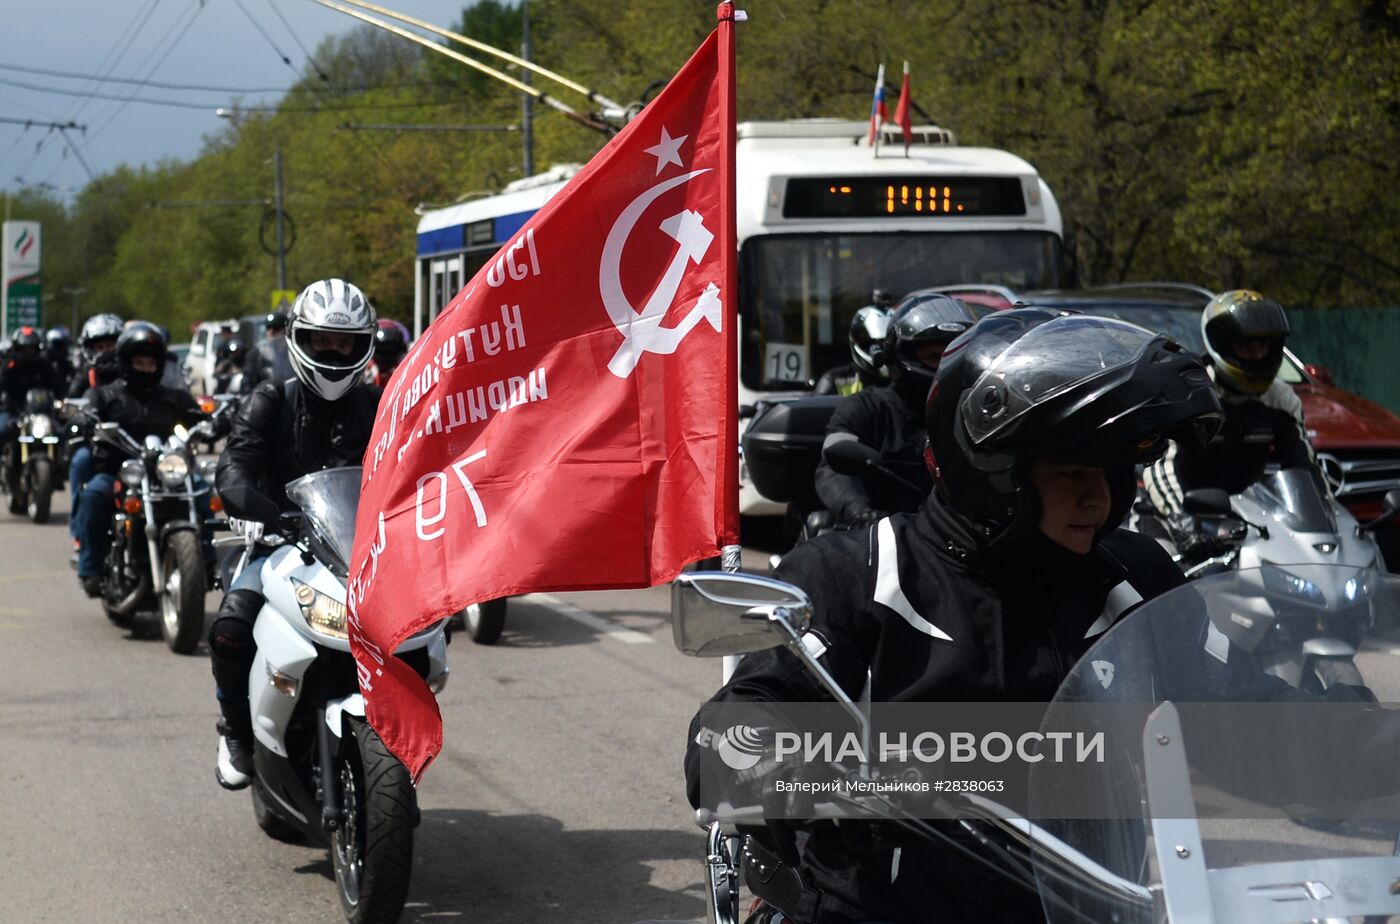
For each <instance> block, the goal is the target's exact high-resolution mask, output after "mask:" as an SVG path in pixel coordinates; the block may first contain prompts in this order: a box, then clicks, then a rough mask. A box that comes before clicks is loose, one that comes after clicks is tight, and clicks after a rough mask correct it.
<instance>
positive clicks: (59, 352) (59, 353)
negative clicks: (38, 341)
mask: <svg viewBox="0 0 1400 924" xmlns="http://www.w3.org/2000/svg"><path fill="white" fill-rule="evenodd" d="M44 342H45V343H46V344H47V345H48V348H49V353H50V354H52V355H53V356H55V357H61V358H63V359H67V358H68V351H69V350H70V349H72V345H73V341H72V338H71V337H69V335H68V328H66V327H63V326H62V325H60V326H58V327H50V328H49V330H48V333H46V334H44Z"/></svg>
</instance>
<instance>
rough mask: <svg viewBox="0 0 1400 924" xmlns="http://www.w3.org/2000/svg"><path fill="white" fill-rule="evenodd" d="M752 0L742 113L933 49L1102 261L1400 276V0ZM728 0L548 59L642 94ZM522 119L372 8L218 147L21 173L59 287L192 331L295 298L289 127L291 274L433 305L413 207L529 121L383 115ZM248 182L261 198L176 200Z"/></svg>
mask: <svg viewBox="0 0 1400 924" xmlns="http://www.w3.org/2000/svg"><path fill="white" fill-rule="evenodd" d="M747 5H748V8H749V13H750V17H751V18H750V21H749V22H748V23H746V24H744V25H742V26H741V27H740V28H739V55H740V65H739V77H740V88H739V93H740V114H741V117H742V118H748V119H779V118H800V117H816V116H838V117H845V118H855V119H862V118H864V117H865V116H866V114H867V113H868V111H869V105H870V93H871V88H872V83H873V75H874V72H875V70H876V66H877V65H878V64H879V63H880V62H882V61H883V62H884V63H886V64H887V65H888V69H889V73H890V75H891V76H890V85H889V91H890V95H891V99H892V100H893V98H894V94H895V93H897V90H898V72H899V65H900V62H901V61H902V60H904V59H908V60H909V62H910V64H911V70H912V73H913V86H914V91H915V102H916V112H917V114H918V118H919V121H936V122H938V123H939V124H942V125H944V126H945V127H948V128H952V129H954V130H955V131H956V132H957V133H958V135H959V138H960V139H961V141H962V142H963V143H966V144H981V145H989V146H994V147H1003V148H1007V149H1009V150H1011V151H1014V152H1016V153H1018V154H1020V155H1021V156H1023V157H1025V158H1027V159H1028V160H1030V161H1031V162H1032V163H1034V164H1036V166H1037V167H1038V169H1039V170H1040V171H1041V172H1042V174H1043V175H1044V176H1045V177H1046V179H1047V181H1048V182H1049V183H1050V185H1051V188H1052V189H1054V190H1055V192H1056V195H1057V197H1058V199H1059V202H1060V205H1061V208H1062V210H1063V211H1064V214H1065V216H1066V223H1067V228H1068V229H1069V232H1070V234H1071V236H1072V238H1073V241H1074V243H1075V245H1076V248H1077V257H1078V265H1079V269H1080V274H1081V279H1082V281H1084V282H1086V283H1091V282H1111V281H1118V280H1123V279H1134V278H1135V279H1146V278H1162V279H1179V280H1183V281H1192V282H1199V283H1202V284H1205V285H1209V286H1213V287H1226V286H1237V285H1249V286H1252V287H1255V288H1259V289H1263V290H1265V291H1267V292H1270V293H1271V294H1274V295H1276V296H1278V297H1280V298H1281V299H1283V300H1284V301H1285V302H1287V303H1290V304H1307V305H1328V304H1386V303H1394V302H1397V301H1400V258H1397V256H1396V254H1397V253H1400V240H1397V237H1400V198H1397V197H1396V196H1395V195H1394V192H1393V190H1394V181H1395V179H1396V174H1397V163H1398V160H1397V159H1398V158H1400V154H1397V152H1400V137H1398V136H1400V4H1397V3H1395V2H1393V0H1367V2H1352V0H1319V2H1317V3H1311V4H1296V3H1289V2H1286V0H1230V2H1207V0H1173V2H1170V3H1168V2H1164V0H1132V2H1129V0H960V2H953V0H938V2H918V0H868V2H863V3H862V4H859V5H852V4H847V3H836V2H833V0H752V2H751V3H749V4H747ZM713 9H714V5H713V2H711V0H704V2H701V0H682V2H677V0H633V2H630V3H627V4H621V5H619V4H616V3H605V2H603V0H534V2H532V3H531V5H530V15H531V32H532V38H533V44H534V57H535V59H536V60H537V61H540V62H542V63H545V64H546V65H547V66H549V67H551V68H553V69H555V70H558V71H560V72H561V73H564V74H567V75H569V76H570V77H572V78H574V79H576V80H578V81H580V82H581V83H584V84H586V85H588V86H591V87H595V88H596V89H597V90H598V91H600V92H602V93H604V94H605V95H607V96H609V97H612V98H613V99H617V100H619V101H621V102H623V103H630V102H632V101H645V100H647V99H650V98H653V97H654V96H655V94H656V93H657V92H658V91H659V89H660V87H661V86H663V85H664V82H665V81H666V79H668V78H669V77H670V75H671V74H673V73H674V72H675V70H676V69H677V68H678V67H679V66H680V65H681V63H683V62H684V60H685V59H686V57H687V56H688V55H689V54H690V53H691V52H692V51H693V50H694V48H695V47H696V45H697V44H698V43H699V42H700V40H701V39H702V38H703V37H704V35H705V34H706V32H707V31H708V30H709V29H710V28H711V27H712V23H713ZM453 28H454V29H455V30H456V31H460V32H463V33H464V34H467V35H470V36H472V37H474V38H478V39H480V40H483V41H487V42H489V43H492V44H494V45H496V46H497V47H501V48H503V49H506V50H509V51H512V52H514V51H518V49H519V45H520V39H521V11H520V6H519V3H518V2H517V3H509V2H503V0H481V2H478V3H476V4H475V5H473V6H471V7H468V8H466V9H464V10H463V13H462V17H461V19H460V20H459V22H457V23H455V24H454V25H453ZM453 47H454V48H456V49H457V50H463V51H464V49H461V48H460V46H453ZM473 54H474V53H473ZM487 63H489V64H490V65H491V66H492V67H496V68H498V69H501V70H505V71H506V72H508V73H512V74H518V72H517V70H516V69H515V68H514V67H512V66H509V65H505V64H503V63H501V62H499V61H498V60H496V59H489V60H488V61H487ZM535 83H536V84H537V85H539V86H541V87H542V88H543V89H545V90H546V91H547V92H549V93H551V94H553V95H556V96H557V98H559V99H561V100H563V101H565V102H567V103H568V104H570V105H572V106H575V107H576V108H579V109H583V110H587V109H589V108H590V107H591V105H592V104H589V103H587V102H586V101H585V100H582V99H580V98H579V97H578V95H577V94H575V93H572V92H571V91H568V90H566V89H564V88H561V87H557V86H553V85H548V84H546V83H545V82H543V81H542V80H540V79H539V78H535ZM594 108H596V107H594ZM534 111H535V118H536V121H535V132H534V135H535V145H536V159H535V162H536V165H537V169H546V168H547V167H548V166H549V165H550V164H551V163H555V162H566V161H576V162H581V161H584V160H586V159H587V158H588V157H590V156H592V154H593V153H595V152H596V151H597V150H598V149H599V148H600V147H601V146H602V144H603V143H604V142H605V141H606V138H605V137H604V136H602V135H600V134H598V133H596V132H591V131H588V130H587V129H584V128H581V127H580V126H578V125H577V124H575V123H574V122H571V121H569V120H568V119H566V118H563V117H562V116H560V115H559V114H558V113H556V112H554V111H553V110H551V109H548V108H546V107H544V106H541V105H538V104H536V106H535V107H534ZM520 119H521V101H520V97H519V95H518V94H517V93H515V92H514V91H511V90H510V89H508V88H506V87H504V86H503V85H501V84H499V83H497V82H495V81H492V80H490V79H488V78H485V77H483V76H481V75H480V74H478V73H476V72H474V71H470V70H468V69H467V68H465V67H464V66H463V65H461V64H460V63H458V62H454V61H451V60H449V59H447V58H445V57H442V56H439V55H436V54H433V53H431V52H429V51H427V50H425V49H423V48H421V47H420V46H417V45H412V44H410V43H407V42H405V41H403V40H401V39H398V38H396V37H393V36H391V35H388V34H387V33H382V32H379V31H376V30H373V29H371V28H370V27H359V28H356V29H354V30H351V31H348V32H347V33H345V34H344V35H342V36H340V37H338V38H335V39H332V40H329V41H327V42H326V43H324V44H323V45H322V46H321V47H320V48H318V49H317V51H316V54H315V55H314V58H313V60H312V61H311V62H308V65H307V68H306V71H305V73H304V75H303V77H302V79H301V80H300V81H299V82H298V84H297V85H296V87H295V88H294V89H293V90H292V92H290V93H288V94H287V96H286V98H285V99H284V101H283V103H282V105H281V108H280V111H278V112H276V113H262V112H239V113H237V115H236V116H235V118H234V119H233V120H232V121H231V122H230V123H228V124H226V125H224V126H223V127H222V128H221V129H220V130H219V131H216V132H214V133H212V134H211V135H209V136H208V137H207V138H206V141H205V145H204V148H203V151H202V152H201V154H200V156H199V157H197V158H195V159H194V160H192V161H189V162H187V163H176V162H168V163H160V164H155V165H148V166H144V167H140V168H132V167H120V168H118V169H116V170H113V171H111V172H109V173H107V174H105V175H103V176H101V177H99V178H97V179H96V180H95V181H93V182H92V183H91V184H89V186H88V187H87V188H85V189H84V190H83V191H82V192H81V193H79V194H78V195H77V196H76V197H75V198H74V199H73V201H72V202H70V203H68V204H67V205H65V204H63V203H62V202H59V201H57V200H55V199H54V198H52V197H50V196H46V195H42V194H38V193H34V192H32V191H31V192H25V193H21V194H18V195H16V196H14V197H12V201H11V203H10V204H11V211H12V213H13V216H14V217H33V218H39V219H41V220H42V221H43V222H44V225H45V235H46V246H45V252H46V257H45V259H46V267H45V274H46V283H45V285H46V290H47V292H48V293H49V294H50V299H54V298H61V296H59V293H60V292H61V291H62V289H63V288H65V287H69V286H82V287H86V289H87V291H86V292H85V293H84V294H83V296H82V299H81V303H82V306H83V309H84V310H83V314H84V315H88V314H91V313H94V312H97V311H102V310H114V311H117V312H119V313H122V314H124V315H126V316H135V315H141V316H145V317H148V318H151V319H153V320H157V321H160V322H162V323H165V324H167V325H168V326H170V327H172V328H173V329H175V330H177V331H181V330H184V329H186V328H187V327H188V325H190V324H192V323H194V322H196V321H198V320H200V319H203V318H208V317H227V316H234V315H238V314H244V313H250V312H254V311H258V312H260V311H263V310H266V306H267V304H268V296H269V293H270V292H271V290H272V289H274V288H275V287H276V268H275V261H274V260H273V258H272V257H271V256H269V255H268V254H267V253H266V252H265V251H264V248H263V245H262V243H261V242H260V228H262V226H263V225H264V223H265V219H264V215H265V213H266V212H267V210H268V209H269V207H270V200H271V197H272V191H273V169H272V158H273V155H274V153H275V151H277V150H278V149H279V148H280V150H281V152H282V156H283V172H284V177H285V188H286V203H287V206H286V207H287V212H288V213H289V215H290V216H291V219H292V221H293V222H294V224H295V232H296V238H295V246H294V247H293V249H292V250H291V252H290V253H289V255H288V257H287V276H288V280H287V284H288V287H289V288H299V287H301V286H303V285H305V284H306V283H308V282H311V281H312V280H313V279H316V278H320V277H323V276H327V275H332V274H340V275H345V276H347V277H349V278H352V279H354V280H356V281H357V282H358V283H360V284H361V285H362V286H363V287H364V288H365V289H366V290H367V291H368V292H369V293H370V295H371V297H372V298H374V299H375V300H376V302H377V304H378V306H379V307H380V309H381V310H382V311H383V312H384V313H386V314H388V315H390V316H396V317H400V318H408V317H410V316H411V313H412V298H413V282H414V281H413V252H414V227H415V224H416V222H417V215H416V214H415V213H414V208H415V207H416V206H419V205H420V204H425V203H426V204H428V205H430V206H438V205H442V204H446V203H448V202H452V201H454V200H457V199H459V198H460V197H463V196H465V195H470V194H479V193H480V192H482V191H488V190H491V189H494V188H499V187H500V186H501V185H503V184H504V183H505V182H507V181H509V180H510V179H512V178H513V177H515V176H518V175H519V173H520V163H521V137H520V135H519V133H518V132H426V131H422V132H409V131H397V132H394V131H370V130H363V129H364V128H365V127H366V126H370V125H380V124H386V123H388V124H421V125H443V124H453V125H456V124H467V125H495V126H503V125H518V123H519V122H520ZM354 126H359V127H360V130H356V129H355V128H354ZM245 199H246V200H258V201H257V202H256V203H254V204H251V205H241V206H235V205H224V206H213V205H199V206H194V205H172V203H191V202H209V201H227V200H245ZM265 236H267V237H268V238H269V242H270V235H265ZM50 304H51V305H52V306H53V307H52V308H51V309H50V318H63V319H66V318H67V316H68V314H67V311H68V307H69V303H68V302H67V301H66V300H62V301H58V302H56V303H55V302H53V301H51V302H50Z"/></svg>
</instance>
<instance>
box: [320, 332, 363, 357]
mask: <svg viewBox="0 0 1400 924" xmlns="http://www.w3.org/2000/svg"><path fill="white" fill-rule="evenodd" d="M309 333H310V338H309V339H310V341H311V349H312V350H313V351H314V352H317V353H323V352H333V353H339V354H340V355H342V356H349V355H350V354H351V353H352V352H354V350H355V335H354V334H347V333H341V332H339V331H330V330H313V331H310V332H309Z"/></svg>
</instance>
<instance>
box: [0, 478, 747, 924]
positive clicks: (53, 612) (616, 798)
mask: <svg viewBox="0 0 1400 924" xmlns="http://www.w3.org/2000/svg"><path fill="white" fill-rule="evenodd" d="M55 506H56V508H60V509H59V510H56V511H55V513H56V515H55V519H54V521H53V522H51V523H49V524H48V525H44V526H35V525H32V524H29V523H27V522H24V521H21V520H19V519H16V518H14V517H11V516H9V515H8V514H5V513H3V512H2V511H0V921H3V922H10V921H15V922H46V921H62V922H71V921H87V922H126V921H142V922H151V924H156V922H182V924H183V922H196V921H211V922H224V921H230V922H232V921H238V922H253V921H278V922H286V924H291V922H303V921H308V922H309V921H318V922H333V921H336V920H339V919H341V914H340V907H339V903H338V899H337V897H336V890H335V883H334V880H333V878H332V874H331V867H330V863H329V860H328V859H327V855H326V853H325V851H324V850H321V849H316V848H312V847H306V846H295V845H286V844H281V843H278V842H276V841H273V840H270V839H269V838H268V837H266V836H265V835H264V834H263V833H262V832H261V831H260V830H259V829H258V827H257V826H256V824H254V821H253V817H252V811H251V807H250V803H249V796H248V794H247V793H246V792H239V793H230V792H225V791H224V790H222V789H220V788H219V787H218V785H217V784H216V783H215V781H214V750H215V742H216V737H215V732H214V722H215V719H216V717H217V707H216V705H215V701H214V695H213V681H212V678H211V676H210V673H209V663H208V657H207V653H206V652H205V651H204V649H203V646H201V648H200V650H199V652H198V653H197V654H195V655H193V656H184V657H182V656H179V655H175V654H173V653H171V652H170V651H169V649H167V648H166V646H165V644H164V643H163V642H162V641H161V639H160V635H159V629H158V628H157V627H156V626H155V625H154V622H153V620H149V621H148V620H142V621H139V622H138V624H137V631H136V632H128V631H125V630H121V629H118V628H117V627H115V626H113V625H111V624H110V623H109V622H108V621H107V620H106V619H105V618H104V617H103V616H102V613H101V610H100V608H99V607H98V605H97V603H96V602H94V601H91V600H88V599H87V598H86V597H84V595H83V594H82V592H81V590H80V589H79V587H78V584H77V581H76V579H75V577H74V574H73V572H72V571H71V570H70V569H69V566H68V550H69V540H68V534H67V529H66V526H65V525H64V519H65V514H64V513H63V512H62V509H66V497H65V498H64V499H63V502H62V504H60V503H59V500H58V498H56V503H55ZM753 557H754V558H755V564H756V563H757V559H758V556H756V555H755V556H753ZM207 600H208V603H207V605H208V609H209V610H210V613H211V614H212V611H213V610H214V609H216V608H217V606H218V601H219V598H218V595H216V594H211V595H210V596H209V597H208V598H207ZM560 602H566V603H568V604H570V606H560V605H559V603H560ZM667 606H668V596H667V590H666V589H665V588H653V589H651V590H645V591H632V592H612V593H598V594H574V595H566V596H561V597H560V598H558V600H557V601H549V600H543V601H542V600H538V599H533V598H525V599H522V600H515V601H512V602H511V609H510V614H509V617H508V622H507V628H506V632H505V634H504V636H503V637H502V639H501V641H500V642H499V644H497V645H496V646H494V647H489V648H488V647H481V646H476V645H473V644H472V643H471V641H470V640H468V639H467V638H466V637H465V636H463V635H458V636H457V637H456V638H455V639H454V641H453V643H452V645H451V646H450V647H449V649H448V651H449V661H450V664H451V667H452V675H451V680H450V682H449V683H448V685H447V688H446V690H445V691H444V692H443V694H442V695H441V696H440V698H439V699H440V703H441V707H442V713H443V718H444V721H445V726H446V727H445V740H446V747H445V749H444V751H443V753H442V755H441V756H440V757H439V758H438V760H437V761H436V763H434V764H433V766H432V767H431V768H429V770H428V773H427V776H426V778H425V780H424V781H423V783H422V785H421V787H420V789H419V803H420V806H421V808H422V812H423V822H422V826H421V827H420V828H419V829H418V831H417V838H416V844H415V854H414V871H413V882H412V886H411V889H410V893H409V904H408V908H407V910H406V912H405V914H404V917H403V920H404V921H410V922H412V921H434V922H438V921H454V920H455V921H463V922H472V924H479V922H516V921H518V922H522V924H524V922H529V924H539V922H550V921H558V922H569V924H578V922H590V921H598V922H605V921H606V922H619V921H621V922H628V921H636V920H640V919H647V918H650V919H676V920H695V921H698V920H703V919H704V915H705V909H704V904H703V902H702V900H701V866H700V861H701V858H702V856H703V853H704V838H703V835H702V833H701V832H700V831H699V829H697V828H696V827H695V826H694V825H693V823H692V822H691V820H690V819H691V813H690V809H689V806H688V805H687V804H686V801H685V794H684V786H683V780H682V775H681V756H682V752H683V749H684V740H685V733H686V728H687V725H688V723H689V720H690V717H691V716H692V715H693V713H694V711H695V709H696V708H697V706H698V705H699V703H700V702H701V701H703V700H704V699H705V698H706V697H707V696H708V695H709V693H711V692H712V691H713V690H714V688H715V687H716V686H717V685H718V679H719V670H720V668H719V665H718V663H717V662H714V661H700V660H695V659H688V658H685V657H683V656H682V655H680V654H679V653H678V652H676V651H675V650H674V649H673V648H672V646H671V634H670V622H669V615H668V609H667Z"/></svg>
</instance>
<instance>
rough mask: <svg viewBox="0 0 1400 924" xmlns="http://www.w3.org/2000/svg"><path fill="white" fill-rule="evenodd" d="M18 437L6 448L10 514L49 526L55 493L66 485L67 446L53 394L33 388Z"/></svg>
mask: <svg viewBox="0 0 1400 924" xmlns="http://www.w3.org/2000/svg"><path fill="white" fill-rule="evenodd" d="M16 429H17V436H16V437H15V439H13V440H11V441H10V442H7V443H6V444H5V447H4V449H3V458H0V465H3V466H4V468H3V471H4V472H5V479H4V488H5V491H6V493H8V494H9V495H10V511H11V512H12V513H15V514H23V515H25V516H28V517H29V519H30V520H31V521H32V522H34V523H47V522H48V519H49V508H50V505H51V504H52V501H53V492H54V491H55V490H56V489H57V488H58V487H59V486H60V484H61V482H62V472H63V443H62V441H61V439H60V437H59V427H58V414H57V408H56V404H55V402H54V396H53V392H51V391H49V390H48V389H47V388H31V389H30V390H29V392H28V393H27V394H26V395H25V397H24V410H23V412H22V413H21V414H20V416H19V420H18V424H17V427H16Z"/></svg>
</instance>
